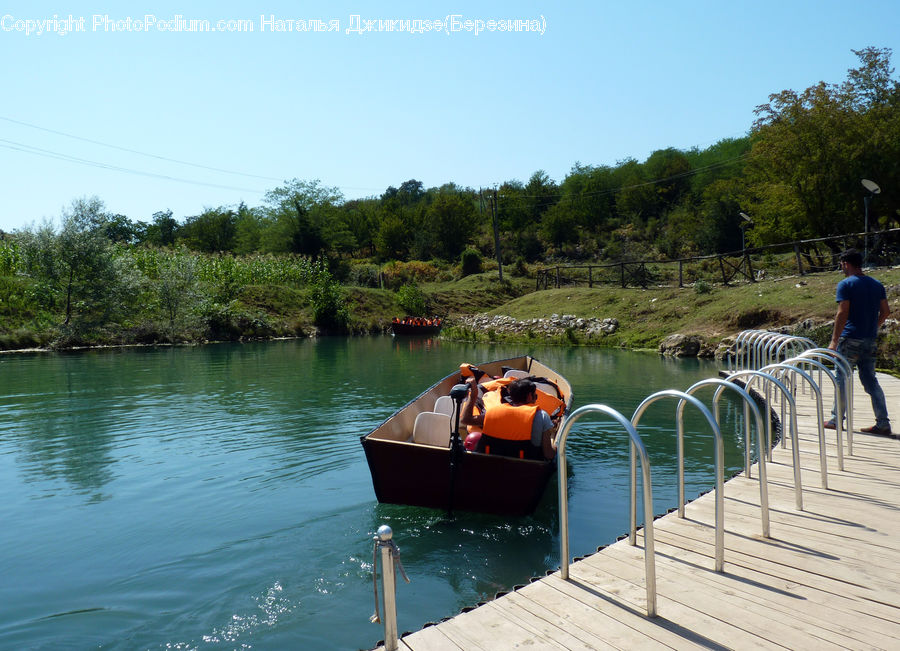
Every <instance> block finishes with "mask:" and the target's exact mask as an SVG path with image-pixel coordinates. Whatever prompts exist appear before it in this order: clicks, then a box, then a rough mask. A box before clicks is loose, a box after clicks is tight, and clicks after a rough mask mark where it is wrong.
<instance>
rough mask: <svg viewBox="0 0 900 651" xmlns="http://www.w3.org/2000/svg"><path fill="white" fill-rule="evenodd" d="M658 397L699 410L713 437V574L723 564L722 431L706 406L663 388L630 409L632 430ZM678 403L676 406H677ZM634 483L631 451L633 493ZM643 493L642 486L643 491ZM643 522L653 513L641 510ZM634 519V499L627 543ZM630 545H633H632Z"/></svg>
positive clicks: (634, 525)
mask: <svg viewBox="0 0 900 651" xmlns="http://www.w3.org/2000/svg"><path fill="white" fill-rule="evenodd" d="M662 398H678V399H679V400H680V401H682V402H685V401H686V402H689V403H690V404H692V405H694V406H695V407H697V409H699V410H700V413H701V414H703V416H704V417H706V420H707V422H708V423H709V425H710V427H711V428H712V431H713V437H714V442H715V450H714V453H715V473H716V516H715V517H716V533H715V535H716V572H721V571H722V569H723V567H724V564H725V479H724V467H725V446H724V442H723V440H722V431H721V430H720V429H719V424H718V423H717V422H716V419H715V418H713V415H712V414H711V413H710V412H709V410H708V409H707V408H706V406H705V405H704V404H703V403H702V402H700V401H699V400H697V398H695V397H693V396H691V395H688V394H687V393H685V392H683V391H676V390H674V389H665V390H663V391H657V392H656V393H654V394H652V395H649V396H647V397H646V398H644V400H643V401H642V402H641V404H639V405H638V407H637V409H635V410H634V414H633V415H632V417H631V424H632V425H634V427H635V429H637V426H638V423H639V422H640V420H641V416H643V415H644V412H645V411H646V410H647V407H649V406H650V405H651V404H653V403H654V402H656V401H657V400H660V399H662ZM679 404H680V403H679ZM636 483H637V473H636V468H635V462H634V450H632V457H631V490H632V492H634V491H635V490H636ZM644 490H646V487H645V489H644ZM644 519H645V521H646V522H650V521H651V520H652V519H653V513H652V512H651V513H647V512H646V510H645V513H644ZM636 520H637V509H636V507H635V502H634V500H632V501H631V534H630V537H629V540H631V539H633V537H634V535H635V534H634V532H635V528H636ZM632 544H634V543H633V542H632Z"/></svg>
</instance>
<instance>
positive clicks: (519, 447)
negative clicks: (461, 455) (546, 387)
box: [476, 391, 543, 459]
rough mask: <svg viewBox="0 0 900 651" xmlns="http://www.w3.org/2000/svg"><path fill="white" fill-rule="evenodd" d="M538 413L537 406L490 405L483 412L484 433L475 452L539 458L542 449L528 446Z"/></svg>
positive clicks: (503, 403)
mask: <svg viewBox="0 0 900 651" xmlns="http://www.w3.org/2000/svg"><path fill="white" fill-rule="evenodd" d="M491 393H494V394H497V393H499V392H498V391H492V392H491ZM488 395H490V394H488ZM485 397H487V396H485ZM492 402H493V401H492ZM539 410H540V407H538V406H537V405H518V406H515V407H514V406H513V405H511V404H509V403H506V402H502V401H497V403H496V404H491V406H490V407H488V408H487V409H486V411H485V413H484V432H483V433H482V435H481V438H480V439H479V440H478V447H477V448H476V451H478V452H483V453H484V454H499V455H502V456H507V457H518V458H519V459H542V458H543V452H542V448H541V447H539V446H535V445H532V444H531V428H532V426H533V424H534V419H535V417H536V416H537V413H538V411H539Z"/></svg>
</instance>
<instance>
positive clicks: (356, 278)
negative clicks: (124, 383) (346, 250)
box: [347, 264, 381, 287]
mask: <svg viewBox="0 0 900 651" xmlns="http://www.w3.org/2000/svg"><path fill="white" fill-rule="evenodd" d="M380 274H381V269H380V268H379V267H378V265H374V264H354V265H351V266H350V270H349V272H348V274H347V284H349V285H354V286H356V287H379V286H380V285H381V282H380Z"/></svg>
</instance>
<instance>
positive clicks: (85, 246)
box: [19, 197, 135, 326]
mask: <svg viewBox="0 0 900 651" xmlns="http://www.w3.org/2000/svg"><path fill="white" fill-rule="evenodd" d="M106 222H107V215H106V214H105V212H104V206H103V203H102V202H101V201H100V200H99V199H98V198H96V197H92V198H90V199H76V200H75V201H73V202H72V205H71V207H70V208H69V209H68V210H67V211H64V212H63V214H62V224H61V227H60V229H59V231H57V230H56V229H55V228H54V227H53V224H52V223H50V222H45V223H44V224H43V225H42V226H41V227H39V228H38V229H37V230H25V231H22V232H21V233H20V234H19V236H20V242H21V245H22V253H23V258H24V262H25V263H24V268H25V273H26V274H27V275H29V276H31V277H32V278H34V279H35V281H37V283H38V287H39V289H40V291H41V294H42V295H43V297H44V299H45V303H46V304H47V305H48V307H50V308H51V309H61V310H62V313H63V321H62V325H64V326H74V325H76V322H78V324H79V325H80V324H81V323H85V322H92V321H93V322H103V321H104V320H106V319H108V318H110V316H111V315H112V314H114V313H116V312H118V311H120V310H121V309H123V308H124V306H125V304H126V303H127V301H128V300H129V296H131V297H133V296H134V295H135V292H133V291H131V290H132V284H133V281H134V277H133V274H132V271H131V270H130V269H128V268H126V263H125V261H124V259H121V258H120V259H116V258H115V257H114V250H113V247H112V244H111V243H110V241H109V239H108V238H107V237H106V234H105V224H106Z"/></svg>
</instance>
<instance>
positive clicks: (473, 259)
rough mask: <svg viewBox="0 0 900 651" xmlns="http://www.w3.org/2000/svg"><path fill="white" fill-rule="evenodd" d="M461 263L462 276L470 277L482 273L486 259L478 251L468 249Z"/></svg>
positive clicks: (463, 254) (461, 258)
mask: <svg viewBox="0 0 900 651" xmlns="http://www.w3.org/2000/svg"><path fill="white" fill-rule="evenodd" d="M459 261H460V264H461V266H462V275H463V276H470V275H472V274H478V273H481V268H482V263H483V261H484V259H483V258H482V256H481V252H480V251H478V250H477V249H466V250H465V251H463V252H462V255H461V256H460V260H459Z"/></svg>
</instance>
